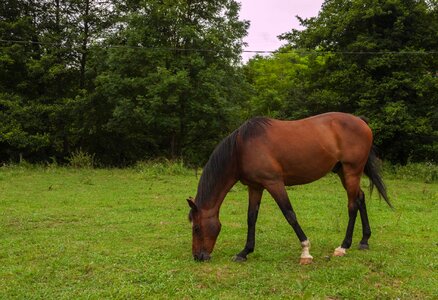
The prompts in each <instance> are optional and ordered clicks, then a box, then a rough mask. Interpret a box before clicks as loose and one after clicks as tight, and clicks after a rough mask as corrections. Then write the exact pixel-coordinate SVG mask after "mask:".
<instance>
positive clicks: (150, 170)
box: [134, 158, 194, 176]
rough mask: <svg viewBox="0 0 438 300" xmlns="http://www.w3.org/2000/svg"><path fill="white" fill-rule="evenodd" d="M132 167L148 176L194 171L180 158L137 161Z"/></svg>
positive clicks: (184, 173) (182, 173)
mask: <svg viewBox="0 0 438 300" xmlns="http://www.w3.org/2000/svg"><path fill="white" fill-rule="evenodd" d="M134 169H135V170H136V171H138V172H140V173H142V174H145V175H148V176H158V175H187V174H190V173H192V172H194V171H191V170H190V169H189V168H187V167H186V166H185V164H184V162H183V161H182V160H168V159H165V158H162V159H155V160H149V161H139V162H137V163H136V164H135V166H134Z"/></svg>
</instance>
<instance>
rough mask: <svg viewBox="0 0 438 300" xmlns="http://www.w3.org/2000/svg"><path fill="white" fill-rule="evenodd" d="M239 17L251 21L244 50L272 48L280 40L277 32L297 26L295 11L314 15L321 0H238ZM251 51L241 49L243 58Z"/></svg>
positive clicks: (273, 48) (304, 16) (276, 45)
mask: <svg viewBox="0 0 438 300" xmlns="http://www.w3.org/2000/svg"><path fill="white" fill-rule="evenodd" d="M238 1H239V2H240V3H241V4H242V7H241V10H240V18H241V19H243V20H249V21H251V25H250V27H249V30H248V36H247V37H246V38H245V42H246V43H248V46H247V47H246V48H245V50H257V51H259V50H276V49H278V48H279V47H280V46H281V45H282V44H283V43H282V42H281V41H280V40H279V39H278V38H277V36H278V35H280V34H282V33H284V32H287V31H290V30H291V29H292V28H297V29H298V28H299V23H298V20H297V19H296V18H295V16H296V15H298V16H300V17H302V18H309V17H314V16H316V15H318V11H319V10H320V8H321V5H322V3H323V0H301V1H300V0H238ZM253 55H254V53H243V60H244V61H247V60H248V58H250V57H251V56H253Z"/></svg>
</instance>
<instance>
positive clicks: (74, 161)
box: [67, 149, 95, 169]
mask: <svg viewBox="0 0 438 300" xmlns="http://www.w3.org/2000/svg"><path fill="white" fill-rule="evenodd" d="M67 160H68V162H69V165H70V166H71V167H73V168H78V169H83V168H93V167H94V165H95V160H94V154H89V153H87V152H85V151H82V149H78V150H75V151H74V152H72V153H71V155H70V157H69V158H67Z"/></svg>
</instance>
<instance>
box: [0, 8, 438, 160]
mask: <svg viewBox="0 0 438 300" xmlns="http://www.w3.org/2000/svg"><path fill="white" fill-rule="evenodd" d="M239 9H240V5H239V3H238V2H236V1H234V0H215V1H198V0H183V1H181V0H164V1H163V0H122V1H115V0H39V1H35V0H5V1H2V3H1V4H0V51H1V52H0V161H1V162H10V161H12V162H14V161H17V160H19V159H21V158H24V159H26V160H28V161H31V162H42V161H50V160H56V161H58V162H64V161H66V159H67V158H68V157H69V156H70V155H71V154H72V153H74V151H77V150H78V149H81V151H84V152H86V153H90V154H93V155H95V157H96V159H97V160H98V162H99V163H100V164H101V165H118V166H123V165H128V164H131V163H134V162H136V161H138V160H144V159H152V158H156V157H169V158H182V159H184V160H185V161H186V162H188V163H192V164H195V165H202V164H203V163H204V162H205V161H206V159H207V158H208V156H209V154H210V152H211V151H212V149H213V148H214V146H215V145H216V144H217V143H218V142H219V141H220V140H221V139H222V138H223V137H224V136H225V135H227V134H228V133H230V132H231V131H232V130H234V129H235V128H236V127H237V126H238V125H239V124H240V123H241V122H243V121H244V120H245V119H248V118H250V117H251V116H255V115H267V116H271V117H277V118H282V119H297V118H302V117H306V116H310V115H314V114H317V113H322V112H326V111H345V112H350V113H354V114H357V115H363V116H365V117H367V118H368V119H369V121H370V125H371V127H372V128H373V130H374V133H375V143H376V144H377V145H378V146H379V148H380V149H381V152H382V154H383V155H384V157H385V158H387V159H389V160H391V161H393V162H398V163H406V162H407V161H409V160H414V161H425V160H428V161H435V160H436V158H437V157H438V133H437V132H438V129H437V127H438V125H437V124H438V108H437V105H438V79H437V76H438V70H437V67H438V53H437V51H438V45H437V44H438V15H437V11H438V10H437V5H436V4H435V2H433V1H417V0H404V1H401V0H392V1H384V0H378V1H374V0H359V1H341V0H326V1H325V2H324V4H323V6H322V8H321V11H320V13H319V15H318V16H317V17H314V18H310V19H300V22H301V25H302V26H303V27H304V29H303V30H300V31H299V30H291V31H290V32H287V33H285V34H283V35H282V36H281V37H280V38H282V39H284V40H286V41H287V44H286V45H285V46H284V47H282V48H280V49H278V51H277V52H276V53H274V54H272V55H270V56H268V57H261V56H257V57H255V58H253V59H251V60H250V61H249V62H247V63H245V64H243V63H241V60H240V56H241V54H242V49H243V46H244V43H243V38H244V37H245V35H246V34H247V30H248V26H249V22H247V21H242V20H240V19H239Z"/></svg>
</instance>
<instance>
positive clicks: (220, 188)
mask: <svg viewBox="0 0 438 300" xmlns="http://www.w3.org/2000/svg"><path fill="white" fill-rule="evenodd" d="M237 180H238V179H237V176H235V175H234V174H233V176H229V177H228V178H227V179H226V180H223V181H216V182H215V184H214V185H213V188H212V189H211V190H210V191H208V196H207V197H206V199H203V200H202V201H200V202H199V203H198V201H197V203H196V204H197V205H198V206H199V208H200V209H202V210H204V211H207V212H208V215H210V216H217V215H218V214H219V209H220V207H221V205H222V203H223V201H224V199H225V197H226V195H227V194H228V192H229V191H230V189H231V188H232V187H233V186H234V184H236V182H237ZM196 198H197V197H196ZM197 200H198V199H197Z"/></svg>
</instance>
